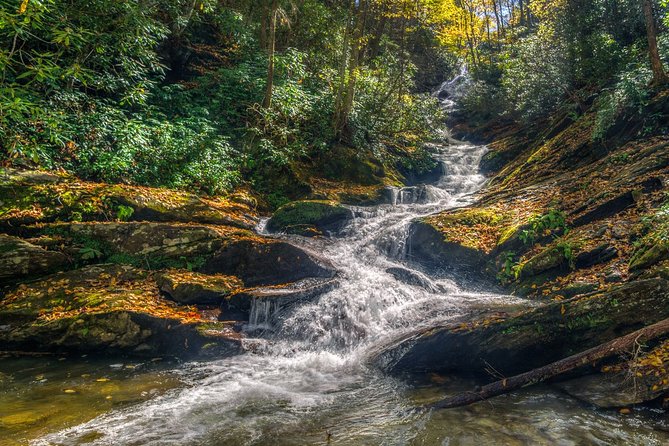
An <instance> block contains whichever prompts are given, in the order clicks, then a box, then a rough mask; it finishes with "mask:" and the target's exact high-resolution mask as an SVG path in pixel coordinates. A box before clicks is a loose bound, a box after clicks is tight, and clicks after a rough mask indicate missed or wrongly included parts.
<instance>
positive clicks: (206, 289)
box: [156, 269, 244, 305]
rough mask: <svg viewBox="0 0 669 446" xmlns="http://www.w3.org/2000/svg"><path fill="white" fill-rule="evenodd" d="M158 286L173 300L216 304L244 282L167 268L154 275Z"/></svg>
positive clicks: (217, 275)
mask: <svg viewBox="0 0 669 446" xmlns="http://www.w3.org/2000/svg"><path fill="white" fill-rule="evenodd" d="M156 283H157V284H158V288H159V289H160V291H162V292H163V293H164V294H166V295H167V296H169V297H170V298H171V299H172V300H174V301H175V302H178V303H180V304H185V305H194V304H216V305H219V304H220V303H221V302H222V301H223V300H224V299H225V298H226V297H228V296H230V294H231V293H233V292H234V291H236V290H239V289H242V288H243V286H244V284H243V283H242V281H241V280H240V279H238V278H237V277H234V276H225V275H222V274H213V275H207V274H200V273H196V272H192V271H184V270H175V269H172V270H168V271H164V272H162V273H159V274H158V275H157V277H156Z"/></svg>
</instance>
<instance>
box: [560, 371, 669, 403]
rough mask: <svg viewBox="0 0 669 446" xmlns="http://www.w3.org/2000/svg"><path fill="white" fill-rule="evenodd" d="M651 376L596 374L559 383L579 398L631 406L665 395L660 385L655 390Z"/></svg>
mask: <svg viewBox="0 0 669 446" xmlns="http://www.w3.org/2000/svg"><path fill="white" fill-rule="evenodd" d="M652 381H654V380H652V379H648V377H645V378H644V377H641V379H640V378H639V377H634V378H633V377H632V376H630V374H629V373H624V372H619V373H597V374H593V375H586V376H582V377H579V378H574V379H570V380H568V381H563V382H559V383H556V384H555V386H556V387H558V388H559V389H562V390H563V391H565V392H566V393H568V394H569V395H571V396H573V397H574V398H576V399H579V400H581V401H584V402H586V403H588V404H592V405H593V406H597V407H600V408H602V409H611V408H618V407H628V406H634V405H637V404H641V403H645V402H648V401H652V400H654V399H655V398H657V397H659V396H660V395H662V393H663V390H664V389H662V388H661V387H656V390H652V388H653V385H654V384H651V382H652Z"/></svg>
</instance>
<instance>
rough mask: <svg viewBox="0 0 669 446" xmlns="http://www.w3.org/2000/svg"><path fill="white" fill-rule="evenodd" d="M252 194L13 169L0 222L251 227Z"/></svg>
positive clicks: (0, 188) (2, 193) (3, 190)
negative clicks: (206, 194)
mask: <svg viewBox="0 0 669 446" xmlns="http://www.w3.org/2000/svg"><path fill="white" fill-rule="evenodd" d="M247 195H248V194H243V193H241V192H240V193H237V194H233V195H230V196H228V197H204V196H199V195H195V194H192V193H188V192H183V191H175V190H169V189H161V188H152V187H141V186H132V185H122V186H121V185H112V184H106V183H94V182H88V181H82V180H79V179H77V178H74V177H71V176H69V175H67V174H56V173H50V172H42V171H31V170H16V169H8V170H7V172H6V175H4V176H3V177H0V197H2V198H1V199H0V228H4V229H6V230H8V231H9V230H15V229H16V227H17V226H20V225H26V224H32V223H44V222H55V221H108V220H110V219H116V220H133V221H158V222H185V223H190V222H197V223H206V224H215V225H227V226H234V227H239V228H245V229H252V228H253V227H254V226H255V225H256V223H257V221H258V220H257V217H256V216H255V207H254V203H253V200H252V199H251V198H250V197H248V196H247Z"/></svg>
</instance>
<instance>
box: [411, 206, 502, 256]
mask: <svg viewBox="0 0 669 446" xmlns="http://www.w3.org/2000/svg"><path fill="white" fill-rule="evenodd" d="M424 222H425V223H427V224H429V225H431V226H433V227H434V228H435V229H436V230H437V231H439V232H440V233H441V234H442V235H443V237H444V240H445V241H447V242H450V243H455V244H459V245H462V246H463V247H466V248H470V249H473V250H476V251H481V252H484V253H486V254H488V253H490V252H492V251H493V250H494V249H495V248H496V247H497V245H498V244H499V243H500V240H501V239H502V236H503V235H504V234H505V233H506V232H507V230H508V227H509V225H510V224H511V221H510V217H509V216H508V215H506V214H505V213H503V212H500V211H499V210H498V209H495V208H463V209H455V210H452V211H446V212H441V213H439V214H435V215H432V216H430V217H428V218H426V219H424Z"/></svg>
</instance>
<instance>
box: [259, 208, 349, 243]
mask: <svg viewBox="0 0 669 446" xmlns="http://www.w3.org/2000/svg"><path fill="white" fill-rule="evenodd" d="M352 219H353V211H351V210H350V209H348V208H346V207H344V206H342V205H340V204H338V203H336V202H331V201H294V202H292V203H288V204H286V205H284V206H281V207H280V208H279V209H278V210H277V211H276V212H275V213H274V215H272V218H270V219H269V221H268V222H267V230H268V231H271V232H285V233H289V234H299V235H305V236H313V235H321V234H336V233H338V232H339V231H341V230H342V229H343V228H344V227H345V226H346V224H347V223H348V222H349V221H350V220H352Z"/></svg>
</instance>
